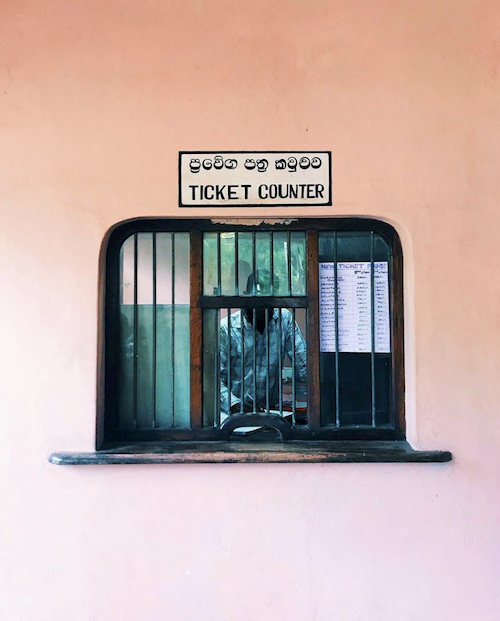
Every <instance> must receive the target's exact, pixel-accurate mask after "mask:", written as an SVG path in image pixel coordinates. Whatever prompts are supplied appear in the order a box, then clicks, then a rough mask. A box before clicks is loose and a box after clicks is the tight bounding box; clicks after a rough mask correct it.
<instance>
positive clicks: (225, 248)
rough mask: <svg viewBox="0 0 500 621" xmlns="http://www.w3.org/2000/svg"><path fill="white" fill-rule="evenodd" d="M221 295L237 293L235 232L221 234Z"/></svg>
mask: <svg viewBox="0 0 500 621" xmlns="http://www.w3.org/2000/svg"><path fill="white" fill-rule="evenodd" d="M220 254H221V295H235V293H236V291H235V256H236V255H235V234H234V233H221V234H220Z"/></svg>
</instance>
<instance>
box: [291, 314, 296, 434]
mask: <svg viewBox="0 0 500 621" xmlns="http://www.w3.org/2000/svg"><path fill="white" fill-rule="evenodd" d="M296 401H297V395H296V385H295V309H294V308H292V424H293V425H295V408H296Z"/></svg>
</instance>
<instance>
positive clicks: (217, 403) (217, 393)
mask: <svg viewBox="0 0 500 621" xmlns="http://www.w3.org/2000/svg"><path fill="white" fill-rule="evenodd" d="M216 324H217V325H216V327H215V328H216V329H215V334H216V336H215V341H216V347H215V351H216V352H217V355H216V360H215V371H216V372H215V382H216V386H215V411H214V425H215V426H216V427H219V426H220V308H218V309H217V313H216Z"/></svg>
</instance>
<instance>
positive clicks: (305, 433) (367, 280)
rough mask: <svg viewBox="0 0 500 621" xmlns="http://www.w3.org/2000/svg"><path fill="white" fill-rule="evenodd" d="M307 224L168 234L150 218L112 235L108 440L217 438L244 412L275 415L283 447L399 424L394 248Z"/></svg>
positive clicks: (180, 226) (186, 227)
mask: <svg viewBox="0 0 500 621" xmlns="http://www.w3.org/2000/svg"><path fill="white" fill-rule="evenodd" d="M306 222H308V225H307V226H306V227H305V229H307V230H300V229H299V228H298V227H297V226H292V227H290V228H288V227H283V228H282V229H280V228H278V227H275V226H269V225H264V226H263V227H262V228H260V227H259V228H255V229H253V230H249V229H248V228H246V227H243V226H239V227H235V228H234V230H231V228H230V227H229V226H227V225H224V226H218V225H212V224H209V225H204V226H202V227H200V228H196V227H195V228H192V229H191V228H190V223H189V222H183V223H181V222H180V221H179V222H177V223H175V226H174V228H175V227H177V230H174V231H165V230H164V229H163V230H162V228H161V226H162V225H161V222H157V223H156V226H155V227H154V230H149V231H148V230H147V228H146V225H144V227H143V228H142V230H139V231H137V230H136V231H135V232H133V233H132V235H129V236H128V237H125V236H123V237H122V239H125V241H120V245H119V249H120V251H119V253H117V255H116V256H117V257H118V259H117V263H116V267H115V268H114V269H115V270H116V272H115V273H117V274H118V275H119V278H118V281H117V283H116V289H110V295H111V291H112V290H116V292H117V294H116V295H114V297H111V298H110V299H112V300H116V301H117V302H113V303H112V305H111V306H110V308H113V311H112V313H113V314H112V315H109V317H114V318H115V319H114V320H113V322H114V324H116V326H115V325H112V326H111V327H112V331H114V334H116V338H114V337H113V338H112V337H111V336H110V337H109V341H108V342H109V343H110V347H111V349H110V352H111V355H112V356H113V357H111V356H110V357H108V361H109V362H107V364H108V366H107V369H108V371H107V377H108V378H111V379H110V380H108V381H109V384H108V385H109V386H110V388H109V390H108V392H107V398H108V403H109V404H111V406H112V407H113V411H114V412H116V417H115V418H114V419H113V420H114V421H115V422H114V427H113V429H116V432H113V433H115V434H117V435H120V434H121V436H120V437H128V438H138V439H140V438H144V439H153V438H155V437H158V438H165V439H189V438H193V439H196V438H205V439H217V438H219V437H221V438H222V437H226V435H224V433H223V432H224V429H226V431H227V430H228V425H227V424H226V423H227V422H228V421H233V420H237V419H238V417H241V418H242V419H243V418H248V416H249V415H250V416H253V417H256V418H259V417H260V419H259V420H260V421H262V420H263V419H264V418H266V417H267V419H271V418H273V417H274V419H277V418H279V419H280V420H284V421H286V423H287V425H288V429H290V430H291V432H290V434H289V435H288V437H291V438H294V439H306V438H309V437H310V438H334V437H341V438H344V437H345V438H351V437H363V438H389V437H393V436H390V434H389V431H387V432H386V431H384V430H392V431H394V430H395V429H401V428H402V427H401V410H402V401H401V397H400V396H399V395H400V390H399V389H398V388H396V387H395V378H397V381H399V382H400V386H402V384H401V377H402V373H401V368H402V365H401V361H402V345H401V343H402V341H401V335H400V333H399V332H397V333H396V334H397V335H399V336H398V337H397V340H396V341H394V309H393V306H392V305H393V300H394V294H393V291H392V287H393V282H399V281H398V280H397V278H395V277H394V275H393V267H394V263H393V246H392V245H391V244H393V243H394V242H390V241H387V237H385V236H384V235H382V234H380V233H378V232H377V231H376V230H370V229H369V228H367V227H366V226H364V227H363V226H361V227H360V228H361V230H355V229H351V230H350V229H346V228H345V227H344V228H339V229H337V230H336V229H332V230H321V226H317V227H316V229H315V228H314V226H311V221H306ZM381 228H383V227H382V226H381ZM318 229H320V230H318ZM396 256H397V261H398V263H397V270H398V274H401V259H400V255H396ZM398 286H399V285H398ZM118 292H119V295H118ZM398 295H400V293H399V294H398ZM397 308H398V311H397V312H398V315H397V318H396V323H397V325H399V326H401V325H402V324H401V321H402V313H401V308H400V306H399V305H398V307H397ZM107 325H108V326H109V325H111V324H109V323H108V324H107ZM108 331H109V333H110V335H111V330H108ZM393 349H394V352H393ZM394 356H395V357H396V359H397V360H398V361H400V362H399V363H398V364H399V366H398V369H399V371H398V372H397V374H396V372H395V362H394ZM113 361H115V362H113ZM398 400H399V401H398ZM395 414H397V415H398V419H397V420H396V418H395ZM255 424H257V422H256V423H255ZM262 424H264V423H262ZM346 430H347V431H349V430H354V431H356V430H361V431H363V430H364V431H363V433H364V435H359V434H358V435H356V434H355V435H354V436H353V435H352V433H353V432H352V431H349V433H347V434H345V433H344V431H346ZM162 431H163V434H162ZM338 432H341V433H340V434H339V433H338ZM110 437H111V434H110ZM283 437H284V436H283Z"/></svg>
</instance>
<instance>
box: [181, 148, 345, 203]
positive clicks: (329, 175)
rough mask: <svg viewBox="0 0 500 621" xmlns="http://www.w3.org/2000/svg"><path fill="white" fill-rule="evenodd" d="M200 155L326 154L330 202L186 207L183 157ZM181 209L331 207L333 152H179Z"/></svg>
mask: <svg viewBox="0 0 500 621" xmlns="http://www.w3.org/2000/svg"><path fill="white" fill-rule="evenodd" d="M197 153H200V154H202V155H220V154H221V153H229V154H233V153H236V154H239V155H243V154H245V153H302V154H304V153H306V154H307V153H321V154H326V155H328V177H329V183H328V202H326V203H294V204H289V203H284V204H280V205H277V204H276V203H274V204H271V205H270V204H269V203H245V204H244V205H242V204H234V203H233V204H228V205H207V204H205V203H194V204H193V203H191V204H189V205H184V204H183V203H182V175H181V165H182V156H183V155H194V154H197ZM178 183H179V207H182V208H184V209H189V208H197V207H201V208H203V209H209V208H212V209H218V208H221V209H227V208H228V207H229V208H233V209H238V208H240V209H241V208H244V207H266V208H268V207H271V208H275V207H331V206H332V205H333V203H332V152H331V151H223V150H220V151H179V181H178Z"/></svg>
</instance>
